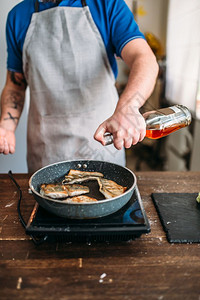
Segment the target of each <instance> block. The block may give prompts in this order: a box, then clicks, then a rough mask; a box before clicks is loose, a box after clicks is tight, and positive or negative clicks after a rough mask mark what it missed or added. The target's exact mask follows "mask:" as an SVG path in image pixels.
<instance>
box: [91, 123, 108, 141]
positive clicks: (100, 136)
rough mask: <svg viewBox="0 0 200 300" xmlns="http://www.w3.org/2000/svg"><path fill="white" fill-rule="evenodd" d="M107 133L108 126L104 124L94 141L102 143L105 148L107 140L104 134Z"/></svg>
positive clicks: (99, 128)
mask: <svg viewBox="0 0 200 300" xmlns="http://www.w3.org/2000/svg"><path fill="white" fill-rule="evenodd" d="M105 133H106V126H105V125H104V124H101V125H100V126H99V127H98V128H97V130H96V132H95V134H94V139H95V140H96V141H98V142H100V143H102V145H103V146H105V144H106V143H105V139H104V134H105Z"/></svg>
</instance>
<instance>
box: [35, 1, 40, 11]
mask: <svg viewBox="0 0 200 300" xmlns="http://www.w3.org/2000/svg"><path fill="white" fill-rule="evenodd" d="M35 12H36V13H38V12H39V2H38V0H36V1H35Z"/></svg>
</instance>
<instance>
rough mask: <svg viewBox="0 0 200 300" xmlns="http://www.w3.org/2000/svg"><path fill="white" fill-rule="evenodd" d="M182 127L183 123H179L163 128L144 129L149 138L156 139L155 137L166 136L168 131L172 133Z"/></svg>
mask: <svg viewBox="0 0 200 300" xmlns="http://www.w3.org/2000/svg"><path fill="white" fill-rule="evenodd" d="M183 127H185V125H184V124H181V125H180V124H179V125H175V126H171V127H168V128H164V129H152V130H151V129H150V130H146V137H147V138H149V139H153V140H156V139H159V138H161V137H164V136H167V135H168V134H170V133H172V132H174V131H176V130H179V129H181V128H183Z"/></svg>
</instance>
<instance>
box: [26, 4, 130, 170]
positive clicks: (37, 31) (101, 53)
mask: <svg viewBox="0 0 200 300" xmlns="http://www.w3.org/2000/svg"><path fill="white" fill-rule="evenodd" d="M37 4H38V2H37V1H36V9H37V7H38V5H37ZM82 4H83V7H62V6H58V7H55V8H51V9H47V10H45V11H41V12H39V13H38V12H35V13H33V15H32V19H31V23H30V26H29V28H28V31H27V34H26V38H25V42H24V47H23V70H24V75H25V78H26V80H27V83H28V85H29V87H30V109H29V116H28V140H27V144H28V149H27V161H28V170H29V172H34V171H36V170H37V169H39V168H41V167H43V166H46V165H48V164H51V163H55V162H58V161H64V160H72V159H97V160H105V161H110V162H115V163H117V164H120V165H125V155H124V150H121V151H119V150H116V149H115V148H114V146H113V145H110V146H107V147H103V146H102V145H101V144H100V143H99V142H97V141H95V140H94V138H93V135H94V132H95V131H96V129H97V127H98V126H99V125H100V124H101V123H102V122H103V121H104V120H106V119H107V118H109V117H110V116H111V115H112V114H113V112H114V109H115V107H116V103H117V101H118V94H117V91H116V88H115V79H114V75H113V72H112V69H111V66H110V63H109V60H108V57H107V53H106V49H105V46H104V43H103V40H102V37H101V35H100V33H99V31H98V29H97V27H96V25H95V23H94V21H93V19H92V16H91V13H90V10H89V7H88V6H86V4H85V1H82Z"/></svg>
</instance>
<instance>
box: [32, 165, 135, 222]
mask: <svg viewBox="0 0 200 300" xmlns="http://www.w3.org/2000/svg"><path fill="white" fill-rule="evenodd" d="M70 169H75V170H80V171H89V172H101V173H103V174H104V178H106V179H111V180H113V181H115V182H116V183H118V184H120V185H122V186H124V187H127V190H126V192H125V193H124V194H122V195H120V196H118V197H115V198H111V199H104V198H103V196H102V195H101V194H100V192H99V191H98V186H95V184H97V183H96V181H94V183H93V182H92V183H90V182H89V183H88V184H89V185H91V186H90V190H91V192H90V194H88V196H91V197H94V198H96V199H98V200H99V201H98V202H92V203H73V204H72V203H65V202H62V201H61V200H55V199H49V198H48V197H45V196H42V195H40V193H39V191H40V186H41V184H43V183H46V184H48V183H55V182H61V181H62V180H63V179H64V176H65V175H67V173H68V172H69V170H70ZM84 185H86V183H85V182H84ZM29 186H30V188H31V191H32V193H33V196H34V198H35V200H36V201H37V202H38V203H39V204H40V205H41V206H42V207H43V208H44V209H46V210H48V211H50V212H51V213H53V214H56V215H58V216H61V217H66V218H73V219H90V218H98V217H103V216H107V215H109V214H112V213H114V212H116V211H117V210H119V209H120V208H122V207H123V206H124V205H125V204H126V203H127V202H128V201H129V199H130V198H131V196H132V194H133V191H134V189H135V187H136V177H135V175H134V173H133V172H131V171H130V170H129V169H127V168H124V167H122V166H120V165H117V164H113V163H109V162H105V161H98V160H74V161H64V162H59V163H55V164H52V165H48V166H46V167H44V168H42V169H40V170H38V171H37V172H35V173H34V174H33V175H32V176H31V178H30V180H29Z"/></svg>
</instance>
